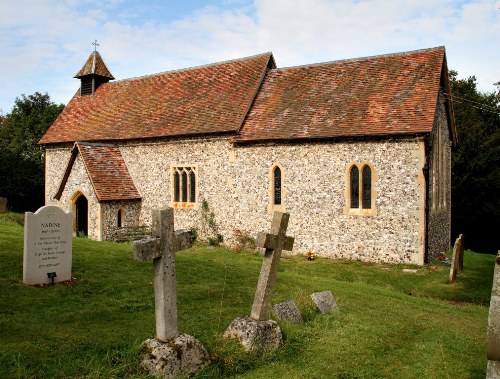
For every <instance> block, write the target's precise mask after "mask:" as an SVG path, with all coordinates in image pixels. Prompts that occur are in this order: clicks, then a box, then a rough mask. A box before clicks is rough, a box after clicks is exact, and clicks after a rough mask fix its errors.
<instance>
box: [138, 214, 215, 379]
mask: <svg viewBox="0 0 500 379" xmlns="http://www.w3.org/2000/svg"><path fill="white" fill-rule="evenodd" d="M187 234H189V232H188V231H178V232H175V233H174V210H173V209H172V208H167V209H162V210H160V211H153V220H152V236H153V238H148V239H145V240H140V241H134V258H135V259H136V260H139V261H145V260H151V259H152V260H153V266H154V294H155V316H156V338H155V339H148V340H146V341H145V342H144V348H145V350H146V351H147V353H146V354H145V355H144V357H143V361H142V365H143V367H144V368H145V369H146V370H147V371H148V372H150V373H151V374H157V375H158V374H159V375H162V376H164V377H167V378H175V377H177V376H180V375H191V374H193V373H195V372H197V371H198V370H200V369H202V368H203V367H205V366H206V365H207V364H208V363H209V361H210V357H209V355H208V353H207V351H206V349H205V347H204V346H203V345H202V344H201V342H199V341H198V340H197V339H196V338H194V337H192V336H190V335H188V334H179V330H178V323H177V288H176V275H175V252H177V251H179V250H182V249H186V248H189V247H191V245H192V242H191V241H192V240H191V238H189V236H187Z"/></svg>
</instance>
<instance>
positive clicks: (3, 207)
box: [0, 197, 7, 214]
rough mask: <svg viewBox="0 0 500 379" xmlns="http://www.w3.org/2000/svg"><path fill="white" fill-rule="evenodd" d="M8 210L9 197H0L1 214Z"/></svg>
mask: <svg viewBox="0 0 500 379" xmlns="http://www.w3.org/2000/svg"><path fill="white" fill-rule="evenodd" d="M5 212H7V199H6V198H5V197H0V214H2V213H5Z"/></svg>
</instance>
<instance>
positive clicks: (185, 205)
mask: <svg viewBox="0 0 500 379" xmlns="http://www.w3.org/2000/svg"><path fill="white" fill-rule="evenodd" d="M179 168H182V169H184V168H189V169H190V170H191V171H192V172H194V175H195V196H194V197H195V201H194V202H189V201H187V202H184V201H178V202H176V201H174V199H175V188H174V174H175V172H176V171H177V169H179ZM199 182H200V179H199V176H198V164H171V165H170V206H171V207H172V208H174V209H198V208H199V204H198V187H199ZM189 184H190V183H189V178H188V188H187V192H188V193H187V195H188V199H189V193H190V187H189ZM180 196H182V194H180Z"/></svg>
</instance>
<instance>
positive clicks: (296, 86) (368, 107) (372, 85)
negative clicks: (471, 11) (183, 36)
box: [235, 47, 445, 142]
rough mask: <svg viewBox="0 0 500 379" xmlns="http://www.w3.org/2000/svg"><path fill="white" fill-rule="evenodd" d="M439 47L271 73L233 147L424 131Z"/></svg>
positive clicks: (433, 98)
mask: <svg viewBox="0 0 500 379" xmlns="http://www.w3.org/2000/svg"><path fill="white" fill-rule="evenodd" d="M444 58H445V52H444V48H443V47H439V48H433V49H427V50H419V51H415V52H408V53H399V54H391V55H383V56H376V57H370V58H361V59H353V60H345V61H337V62H330V63H323V64H315V65H309V66H301V67H292V68H285V69H274V70H270V71H269V72H268V74H267V76H266V78H265V80H264V83H263V85H262V87H261V89H260V91H259V94H258V96H257V98H256V99H255V102H254V105H253V107H252V108H251V110H250V112H249V114H248V116H247V118H246V120H245V122H244V124H243V127H242V128H241V130H240V135H239V136H238V137H236V139H235V140H236V141H242V142H244V141H259V140H286V139H314V138H332V137H354V136H371V135H399V134H409V133H410V134H413V133H422V132H430V131H431V130H432V126H433V121H434V114H435V110H436V104H437V98H438V91H439V88H440V80H441V73H442V67H443V64H444V63H443V62H444Z"/></svg>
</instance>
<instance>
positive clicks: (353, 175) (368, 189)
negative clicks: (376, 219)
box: [344, 162, 378, 216]
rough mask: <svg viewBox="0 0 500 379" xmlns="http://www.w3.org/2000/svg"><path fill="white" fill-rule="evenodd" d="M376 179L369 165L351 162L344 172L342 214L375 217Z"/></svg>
mask: <svg viewBox="0 0 500 379" xmlns="http://www.w3.org/2000/svg"><path fill="white" fill-rule="evenodd" d="M377 179H378V176H377V173H376V172H375V171H374V169H373V166H372V165H371V164H370V163H357V162H351V163H350V164H349V165H348V166H347V168H346V171H345V183H346V188H345V199H346V203H345V204H346V206H345V208H344V214H350V215H364V216H375V215H376V214H377V210H376V209H375V198H376V191H375V189H374V186H375V183H376V181H377Z"/></svg>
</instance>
